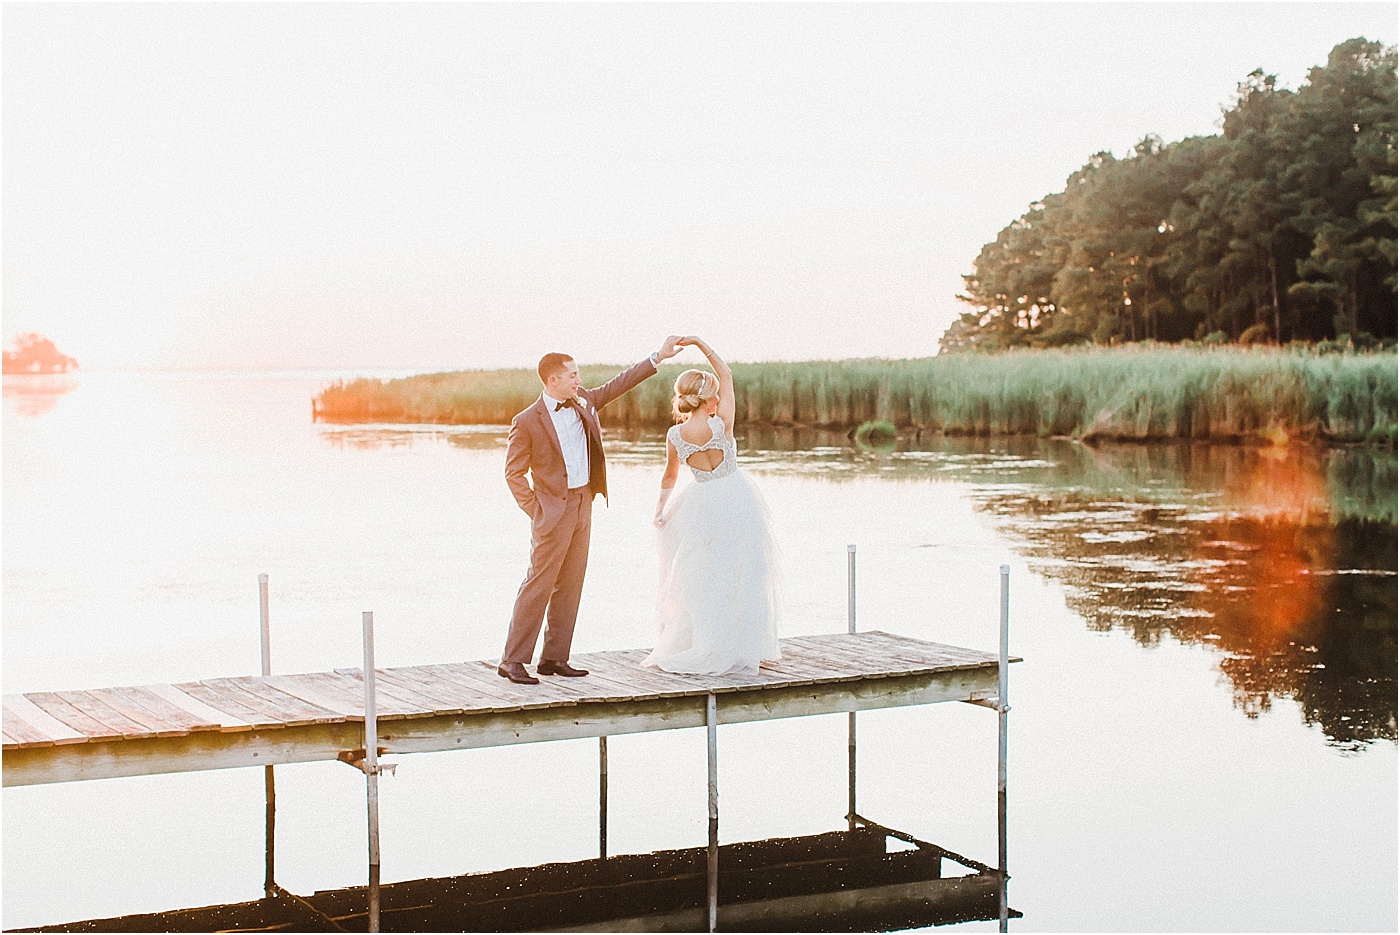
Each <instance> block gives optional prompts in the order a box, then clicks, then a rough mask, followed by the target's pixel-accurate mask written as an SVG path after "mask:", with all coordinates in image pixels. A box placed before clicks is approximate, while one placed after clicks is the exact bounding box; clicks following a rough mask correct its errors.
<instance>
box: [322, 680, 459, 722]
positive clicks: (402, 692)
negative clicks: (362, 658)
mask: <svg viewBox="0 0 1400 935" xmlns="http://www.w3.org/2000/svg"><path fill="white" fill-rule="evenodd" d="M374 671H375V675H376V676H379V677H377V678H376V679H375V680H374V701H375V707H376V713H377V709H378V705H379V699H381V698H383V699H386V700H389V701H393V702H396V703H398V704H400V705H406V706H408V705H411V706H412V707H413V708H416V709H417V710H418V711H421V712H422V714H423V715H433V714H457V713H459V712H460V709H458V710H445V709H444V708H443V706H442V704H441V703H440V702H438V700H437V699H436V698H429V697H427V696H425V695H422V694H419V693H418V692H416V691H414V690H413V689H411V688H408V687H406V686H403V685H400V684H399V683H398V680H397V679H385V678H383V676H382V673H383V670H382V669H375V670H374ZM335 674H336V675H339V676H340V677H341V678H346V679H353V680H354V681H355V683H356V684H358V685H359V686H360V692H361V694H363V693H364V690H365V680H364V676H363V675H362V674H361V672H360V670H359V669H336V670H335Z"/></svg>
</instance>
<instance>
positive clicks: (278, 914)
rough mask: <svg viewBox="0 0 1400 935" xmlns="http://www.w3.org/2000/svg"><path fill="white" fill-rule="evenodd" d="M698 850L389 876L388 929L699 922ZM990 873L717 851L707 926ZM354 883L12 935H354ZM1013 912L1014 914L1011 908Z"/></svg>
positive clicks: (872, 903)
mask: <svg viewBox="0 0 1400 935" xmlns="http://www.w3.org/2000/svg"><path fill="white" fill-rule="evenodd" d="M706 880H707V876H706V851H705V848H702V847H695V848H685V849H683V850H672V851H657V852H654V853H651V854H623V855H619V856H615V857H609V858H598V859H593V860H582V861H573V862H569V863H553V864H545V865H543V866H538V867H518V868H513V869H510V870H499V871H495V872H490V873H477V874H466V875H463V876H456V877H442V878H435V879H425V880H407V881H404V882H402V883H390V884H386V885H384V886H383V887H382V888H381V893H380V900H381V909H380V923H381V926H382V930H383V931H387V932H519V931H556V932H557V931H624V932H625V931H644V932H687V931H690V932H697V931H699V932H702V931H705V930H706V925H707V921H708V920H707V914H708V913H707V909H706ZM1001 885H1002V884H1001V877H1000V875H999V874H998V873H997V871H996V870H995V869H994V868H992V867H989V866H987V865H986V864H982V863H979V862H977V861H975V860H972V859H971V858H968V857H963V856H961V855H959V854H955V853H953V852H952V851H949V850H947V849H945V848H942V847H939V846H938V845H935V844H930V843H928V842H926V841H920V840H918V839H917V838H914V837H912V836H911V835H908V834H904V833H903V832H899V831H894V830H892V829H889V828H884V827H881V826H879V825H873V824H870V825H866V826H864V827H858V828H856V829H854V830H850V831H834V832H829V833H826V834H816V835H805V836H802V837H790V838H770V839H768V840H765V841H747V842H742V843H738V844H726V845H724V846H722V847H721V848H720V849H719V907H718V908H719V911H718V917H719V927H720V930H721V931H744V932H879V931H894V930H899V929H910V928H923V927H929V926H934V925H946V924H949V923H955V922H969V921H975V920H993V919H996V918H997V915H998V910H999V904H998V903H999V897H1000V894H1001ZM367 900H368V894H367V892H366V888H365V887H363V886H355V887H349V888H346V889H339V890H322V891H318V892H316V893H313V894H312V895H310V896H306V897H302V896H297V895H295V894H292V893H289V892H287V891H286V890H284V889H282V888H280V887H278V888H277V890H276V892H275V893H274V895H273V896H272V897H271V898H266V899H260V900H254V901H250V902H243V903H230V904H224V905H219V906H205V907H202V908H199V909H182V910H175V911H171V912H158V913H150V914H143V915H131V916H120V917H117V918H111V919H94V920H90V921H85V922H74V923H70V924H67V925H54V926H46V927H44V928H36V929H18V930H16V931H38V932H211V931H221V932H255V931H269V930H292V931H300V932H308V931H310V932H330V931H339V932H344V931H364V929H365V925H366V917H367V912H366V906H367ZM1009 915H1010V917H1012V918H1019V917H1020V916H1021V913H1019V912H1016V911H1015V910H1012V911H1011V912H1010V913H1009Z"/></svg>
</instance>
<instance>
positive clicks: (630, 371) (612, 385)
mask: <svg viewBox="0 0 1400 935" xmlns="http://www.w3.org/2000/svg"><path fill="white" fill-rule="evenodd" d="M679 340H680V337H679V336H678V335H674V334H673V335H670V336H669V337H667V338H666V340H665V342H664V343H662V345H661V350H659V351H657V352H656V353H655V354H654V355H653V357H655V359H656V362H657V363H660V362H661V361H663V360H666V359H667V358H668V357H675V356H676V355H677V354H679V353H680V350H681V349H680V346H679V345H678V344H677V343H676V342H678V341H679ZM655 374H656V364H654V363H652V357H648V358H647V359H646V360H644V361H641V362H640V363H637V364H633V365H632V366H631V367H628V368H627V369H626V370H624V371H622V372H621V373H619V374H618V375H617V376H615V377H613V378H612V379H611V380H609V381H608V382H607V383H604V384H603V385H602V386H600V387H598V388H597V389H592V390H589V391H588V394H589V396H591V397H592V398H593V406H594V408H596V409H602V408H603V407H604V406H606V405H607V404H608V403H610V402H612V401H613V400H614V399H617V398H618V397H619V396H621V395H622V394H623V393H626V392H627V391H628V390H630V389H632V387H634V386H636V385H637V384H638V383H641V382H642V381H643V380H645V379H646V378H647V377H651V376H654V375H655Z"/></svg>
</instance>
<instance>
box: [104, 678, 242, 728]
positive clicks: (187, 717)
mask: <svg viewBox="0 0 1400 935" xmlns="http://www.w3.org/2000/svg"><path fill="white" fill-rule="evenodd" d="M108 691H111V692H113V693H114V694H116V695H117V696H118V697H120V698H121V699H123V700H124V701H126V702H128V703H129V704H132V705H135V706H136V707H138V708H140V709H141V710H142V711H149V712H150V713H151V715H152V716H154V717H158V718H160V719H161V720H162V721H164V722H165V723H167V724H170V725H172V726H174V727H177V728H180V729H182V730H186V731H190V732H193V731H201V730H218V729H219V722H218V721H211V720H209V719H208V718H203V717H196V716H195V715H193V714H191V713H190V712H188V711H186V710H185V709H184V708H182V707H180V706H178V705H174V704H171V703H170V702H169V701H167V700H165V699H164V698H163V697H161V696H160V695H158V694H156V693H155V692H153V691H151V690H150V689H148V688H145V687H144V686H136V687H133V688H111V689H108Z"/></svg>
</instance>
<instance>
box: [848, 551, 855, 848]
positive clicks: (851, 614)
mask: <svg viewBox="0 0 1400 935" xmlns="http://www.w3.org/2000/svg"><path fill="white" fill-rule="evenodd" d="M846 632H847V633H854V632H856V547H855V544H854V543H852V544H850V545H848V546H846ZM846 717H847V724H848V728H849V729H848V731H847V738H846V761H847V772H848V774H849V788H848V794H847V802H846V830H848V831H855V830H856V713H855V712H854V711H851V712H850V713H848V714H847V715H846Z"/></svg>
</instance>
